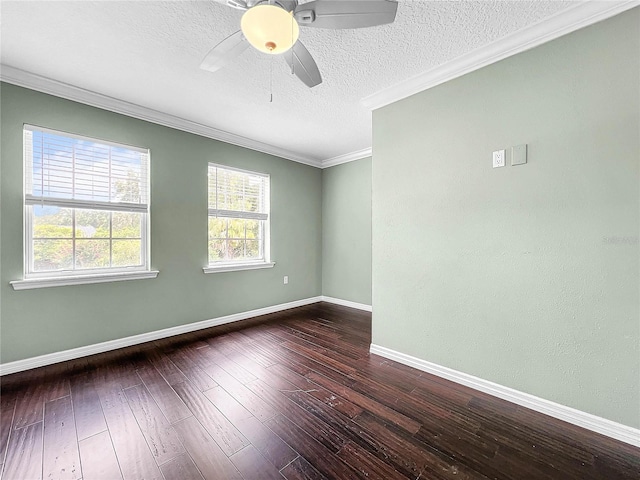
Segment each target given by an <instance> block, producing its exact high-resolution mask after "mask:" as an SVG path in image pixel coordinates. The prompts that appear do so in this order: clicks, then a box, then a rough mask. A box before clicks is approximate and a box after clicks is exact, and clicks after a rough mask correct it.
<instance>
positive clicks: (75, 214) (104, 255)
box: [12, 125, 157, 288]
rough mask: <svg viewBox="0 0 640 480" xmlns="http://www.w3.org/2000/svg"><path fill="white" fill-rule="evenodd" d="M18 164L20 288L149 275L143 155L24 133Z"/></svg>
mask: <svg viewBox="0 0 640 480" xmlns="http://www.w3.org/2000/svg"><path fill="white" fill-rule="evenodd" d="M24 159H25V196H24V202H25V282H24V283H27V282H26V281H27V280H29V279H31V280H35V279H51V278H61V277H62V278H64V277H67V278H71V277H74V278H77V277H78V276H86V277H90V276H103V275H105V274H110V275H114V274H126V273H128V272H129V273H134V272H149V234H148V227H149V219H148V216H149V150H147V149H144V148H137V147H131V146H128V145H119V144H115V143H110V142H105V141H102V140H94V139H91V138H85V137H80V136H76V135H70V134H67V133H63V132H57V131H54V130H48V129H44V128H40V127H32V126H29V125H25V126H24ZM155 273H156V274H157V272H155ZM153 276H155V275H153ZM132 278H144V277H140V276H139V275H138V276H137V277H135V276H134V277H132ZM122 279H126V278H122ZM20 283H21V282H12V284H14V288H16V285H15V284H20ZM71 283H85V282H82V281H78V282H71ZM62 284H64V283H62ZM43 286H49V285H43ZM22 288H28V287H22Z"/></svg>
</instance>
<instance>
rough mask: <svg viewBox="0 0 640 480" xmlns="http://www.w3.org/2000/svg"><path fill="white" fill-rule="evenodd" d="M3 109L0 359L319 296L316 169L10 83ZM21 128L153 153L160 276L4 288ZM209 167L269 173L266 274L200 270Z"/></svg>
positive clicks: (17, 274)
mask: <svg viewBox="0 0 640 480" xmlns="http://www.w3.org/2000/svg"><path fill="white" fill-rule="evenodd" d="M1 106H2V112H1V113H2V120H1V121H2V124H1V127H2V137H1V138H2V146H1V156H2V157H1V162H2V163H1V181H2V189H1V193H2V197H1V217H0V218H1V232H2V240H1V242H2V243H1V244H2V251H1V257H2V259H1V265H2V270H1V274H0V290H1V299H2V306H1V311H0V314H1V322H2V324H1V325H2V331H1V332H2V344H1V350H2V351H1V362H2V363H6V362H11V361H14V360H20V359H23V358H29V357H33V356H36V355H42V354H46V353H51V352H57V351H61V350H66V349H70V348H75V347H80V346H84V345H91V344H94V343H98V342H104V341H107V340H112V339H117V338H122V337H126V336H130V335H136V334H140V333H145V332H150V331H154V330H159V329H163V328H168V327H172V326H176V325H182V324H186V323H191V322H197V321H201V320H207V319H210V318H216V317H220V316H223V315H228V314H232V313H237V312H243V311H247V310H252V309H256V308H261V307H266V306H271V305H277V304H281V303H285V302H290V301H294V300H299V299H303V298H308V297H314V296H317V295H320V294H321V282H322V272H321V254H322V251H321V250H322V244H321V242H322V237H321V231H320V229H321V221H322V219H321V215H322V213H321V208H322V202H321V194H322V191H321V190H322V187H321V184H322V172H321V170H319V169H317V168H314V167H310V166H306V165H302V164H299V163H295V162H291V161H288V160H284V159H281V158H277V157H273V156H270V155H266V154H262V153H259V152H255V151H252V150H248V149H244V148H240V147H236V146H233V145H229V144H226V143H222V142H217V141H214V140H211V139H207V138H203V137H199V136H197V135H192V134H188V133H185V132H181V131H177V130H173V129H170V128H166V127H162V126H158V125H155V124H151V123H147V122H144V121H141V120H136V119H132V118H129V117H125V116H121V115H117V114H114V113H111V112H107V111H104V110H100V109H96V108H92V107H88V106H85V105H81V104H78V103H74V102H70V101H67V100H63V99H60V98H56V97H53V96H49V95H45V94H41V93H37V92H33V91H30V90H26V89H22V88H19V87H15V86H12V85H8V84H2V87H1ZM23 123H29V124H33V125H39V126H43V127H48V128H53V129H57V130H62V131H67V132H72V133H77V134H81V135H86V136H90V137H95V138H99V139H105V140H112V141H115V142H122V143H126V144H132V145H137V146H141V147H149V148H150V149H151V264H152V268H154V269H158V270H159V271H160V274H159V276H158V278H156V279H151V280H134V281H126V282H114V283H103V284H93V285H80V286H67V287H54V288H42V289H36V290H25V291H17V292H16V291H14V290H13V289H12V287H11V286H10V285H9V281H11V280H16V279H20V278H22V272H23V263H22V262H23V261H22V248H23V247H22V243H23V242H22V237H23V226H22V222H23V220H22V217H23V207H22V189H23V187H22V185H23V181H22V170H23V167H22V162H23V160H22V125H23ZM208 162H216V163H220V164H224V165H230V166H235V167H239V168H244V169H248V170H255V171H259V172H266V173H269V174H270V175H271V257H272V260H273V261H275V262H276V266H275V267H274V268H272V269H266V270H255V271H243V272H229V273H218V274H209V275H205V274H204V273H203V272H202V267H203V266H204V265H205V264H206V262H207V181H206V178H207V163H208ZM283 275H289V284H288V285H283V281H282V277H283Z"/></svg>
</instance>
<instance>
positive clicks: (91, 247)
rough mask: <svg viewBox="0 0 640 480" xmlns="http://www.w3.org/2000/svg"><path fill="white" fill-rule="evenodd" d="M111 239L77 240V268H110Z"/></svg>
mask: <svg viewBox="0 0 640 480" xmlns="http://www.w3.org/2000/svg"><path fill="white" fill-rule="evenodd" d="M109 244H110V241H109V239H98V240H94V239H82V238H79V239H76V268H77V269H87V268H105V267H108V266H109Z"/></svg>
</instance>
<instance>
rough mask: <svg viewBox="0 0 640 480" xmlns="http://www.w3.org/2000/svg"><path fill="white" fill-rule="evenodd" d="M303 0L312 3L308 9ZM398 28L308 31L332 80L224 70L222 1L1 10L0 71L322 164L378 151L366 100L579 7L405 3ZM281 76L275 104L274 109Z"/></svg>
mask: <svg viewBox="0 0 640 480" xmlns="http://www.w3.org/2000/svg"><path fill="white" fill-rule="evenodd" d="M300 3H304V2H300ZM399 4H400V5H399V8H398V14H397V18H396V21H395V23H393V24H391V25H385V26H379V27H374V28H369V29H359V30H341V31H339V30H320V29H313V28H308V27H306V28H305V27H302V28H301V33H300V40H301V41H302V42H303V43H304V44H305V46H306V47H307V48H308V50H309V51H310V52H311V54H312V55H313V56H314V58H315V60H316V62H317V64H318V67H319V69H320V71H321V73H322V76H323V80H324V81H323V83H322V84H321V85H319V86H318V87H315V88H313V89H309V88H307V87H306V86H305V85H304V84H302V82H300V81H299V80H298V79H297V78H296V77H294V76H292V75H291V73H290V71H289V70H288V67H287V66H286V64H285V62H284V60H283V59H282V58H278V57H271V56H267V55H264V54H261V53H259V52H257V51H255V50H253V49H248V50H247V51H246V52H245V53H243V54H242V56H241V57H239V58H238V60H237V61H236V62H235V63H233V64H232V65H230V66H228V67H226V68H225V69H223V70H220V71H218V72H216V73H209V72H206V71H203V70H200V68H199V65H200V62H201V61H202V59H203V57H204V56H205V54H206V53H207V52H208V51H209V50H210V49H211V48H212V47H213V46H214V45H215V44H217V43H218V42H220V41H221V40H222V39H224V38H225V37H227V36H228V35H230V34H231V33H233V32H235V31H237V30H238V29H239V22H240V17H241V16H242V12H241V11H239V10H234V9H232V8H229V7H226V6H224V5H221V4H219V3H216V2H215V1H97V2H94V1H69V2H67V1H45V2H37V1H22V0H21V1H7V0H2V1H1V3H0V16H1V17H0V18H1V24H2V33H1V57H0V60H1V62H2V64H4V65H8V66H11V67H15V68H18V69H21V70H25V71H27V72H31V73H34V74H37V75H41V76H43V77H47V78H50V79H54V80H57V81H60V82H64V83H67V84H70V85H74V86H77V87H81V88H83V89H87V90H90V91H93V92H97V93H100V94H103V95H107V96H110V97H114V98H117V99H121V100H125V101H127V102H131V103H134V104H137V105H140V106H143V107H148V108H152V109H154V110H158V111H161V112H164V113H168V114H171V115H174V116H177V117H181V118H184V119H187V120H191V121H193V122H197V123H200V124H203V125H206V126H210V127H214V128H217V129H220V130H224V131H227V132H230V133H233V134H236V135H241V136H244V137H248V138H251V139H253V140H257V141H260V142H263V143H266V144H270V145H273V146H276V147H279V148H283V149H286V150H289V151H291V152H294V153H297V154H300V155H303V156H305V157H308V158H313V159H316V160H325V159H328V158H332V157H335V156H339V155H344V154H348V153H350V152H354V151H357V150H361V149H365V148H368V147H370V146H371V112H370V111H369V110H367V109H366V108H365V107H363V106H362V105H361V103H360V100H361V99H362V98H363V97H366V96H368V95H371V94H373V93H375V92H377V91H379V90H381V89H384V88H386V87H389V86H391V85H394V84H395V83H397V82H399V81H402V80H404V79H406V78H408V77H411V76H414V75H417V74H419V73H422V72H424V71H427V70H429V69H431V68H434V67H436V66H438V65H441V64H443V63H446V62H447V61H449V60H452V59H454V58H456V57H458V56H460V55H462V54H464V53H467V52H469V51H472V50H474V49H477V48H479V47H482V46H484V45H486V44H487V43H490V42H492V41H494V40H497V39H499V38H501V37H504V36H506V35H508V34H510V33H512V32H515V31H517V30H519V29H522V28H524V27H526V26H528V25H531V24H533V23H536V22H538V21H540V20H543V19H544V18H546V17H548V16H551V15H553V14H555V13H557V12H559V11H561V10H564V9H566V8H569V7H571V5H572V2H560V1H549V2H546V1H450V2H444V1H426V0H425V1H421V0H414V1H407V0H405V1H403V0H400V2H399ZM270 79H272V85H273V86H272V90H273V102H272V103H270V102H269V97H270V88H271V87H270Z"/></svg>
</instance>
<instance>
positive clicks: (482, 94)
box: [372, 8, 640, 427]
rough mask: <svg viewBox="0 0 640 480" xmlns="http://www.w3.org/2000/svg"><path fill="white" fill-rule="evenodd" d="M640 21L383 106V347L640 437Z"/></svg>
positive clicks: (613, 24) (377, 338)
mask: <svg viewBox="0 0 640 480" xmlns="http://www.w3.org/2000/svg"><path fill="white" fill-rule="evenodd" d="M639 26H640V9H638V8H636V9H633V10H631V11H629V12H627V13H624V14H621V15H619V16H616V17H614V18H612V19H609V20H607V21H605V22H602V23H599V24H596V25H593V26H591V27H588V28H585V29H583V30H580V31H577V32H575V33H573V34H571V35H568V36H565V37H562V38H560V39H557V40H555V41H553V42H550V43H547V44H545V45H542V46H540V47H538V48H535V49H533V50H530V51H528V52H525V53H522V54H519V55H517V56H514V57H511V58H508V59H506V60H503V61H501V62H499V63H497V64H494V65H491V66H488V67H486V68H483V69H481V70H479V71H476V72H473V73H471V74H468V75H466V76H464V77H461V78H458V79H455V80H453V81H450V82H447V83H445V84H443V85H440V86H437V87H435V88H432V89H430V90H427V91H424V92H421V93H419V94H417V95H414V96H412V97H410V98H407V99H404V100H402V101H399V102H397V103H395V104H391V105H389V106H387V107H384V108H382V109H380V110H377V111H375V112H374V115H373V152H374V154H373V173H372V175H373V286H374V290H373V304H374V305H375V309H374V312H373V343H374V344H378V345H381V346H384V347H387V348H391V349H394V350H397V351H400V352H403V353H405V354H409V355H413V356H415V357H418V358H421V359H425V360H427V361H430V362H434V363H436V364H439V365H444V366H446V367H450V368H453V369H456V370H459V371H462V372H466V373H468V374H471V375H475V376H478V377H480V378H483V379H487V380H490V381H494V382H496V383H498V384H502V385H506V386H509V387H512V388H515V389H517V390H520V391H524V392H528V393H531V394H533V395H536V396H539V397H542V398H546V399H549V400H552V401H555V402H558V403H560V404H563V405H568V406H571V407H574V408H577V409H579V410H583V411H586V412H589V413H592V414H595V415H598V416H601V417H604V418H607V419H611V420H613V421H616V422H620V423H622V424H625V425H629V426H632V427H640V408H638V406H639V405H640V348H639V347H640V335H639V333H640V332H639V331H640V315H639V305H640V298H639V291H640V288H639V287H640V282H639V261H640V260H639V259H640V254H639V253H640V252H639V245H638V236H639V218H640V209H639V193H640V189H639V185H640V175H639V174H640V168H639V167H640V158H639V157H640V119H639V116H640V98H639V87H638V86H639V85H640V30H639ZM522 143H526V144H528V145H529V163H528V164H527V165H523V166H515V167H512V166H509V163H507V166H506V167H504V168H498V169H493V168H491V154H492V151H494V150H498V149H501V148H507V147H510V146H513V145H518V144H522Z"/></svg>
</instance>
